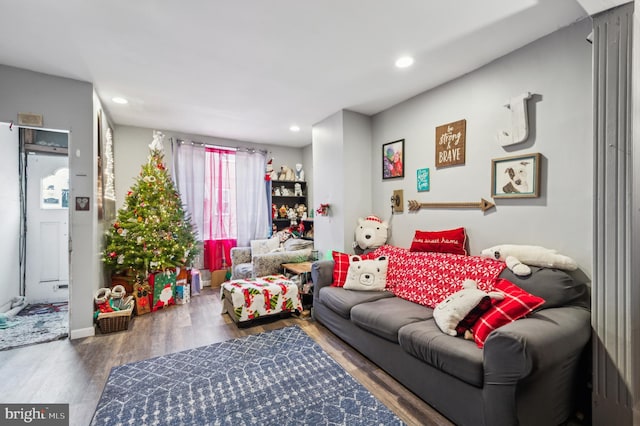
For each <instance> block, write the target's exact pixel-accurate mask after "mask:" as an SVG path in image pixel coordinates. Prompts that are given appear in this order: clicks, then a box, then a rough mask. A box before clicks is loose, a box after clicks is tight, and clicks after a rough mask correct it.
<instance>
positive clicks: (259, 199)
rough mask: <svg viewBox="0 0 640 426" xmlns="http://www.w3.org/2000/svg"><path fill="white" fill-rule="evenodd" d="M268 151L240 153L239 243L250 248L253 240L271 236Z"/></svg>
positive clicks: (238, 196)
mask: <svg viewBox="0 0 640 426" xmlns="http://www.w3.org/2000/svg"><path fill="white" fill-rule="evenodd" d="M266 157H267V156H266V154H265V153H263V152H259V151H238V152H236V187H237V188H238V190H237V195H236V197H237V198H236V206H237V210H236V212H237V223H238V237H237V238H238V246H240V247H246V246H248V245H249V244H250V242H251V240H254V239H262V238H267V237H268V235H269V214H270V212H271V208H269V206H268V205H267V191H266V182H265V180H264V174H265V168H266V162H267V160H266Z"/></svg>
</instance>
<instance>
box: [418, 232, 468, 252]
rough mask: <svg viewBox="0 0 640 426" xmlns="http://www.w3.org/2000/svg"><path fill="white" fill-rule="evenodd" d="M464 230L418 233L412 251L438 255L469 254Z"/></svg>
mask: <svg viewBox="0 0 640 426" xmlns="http://www.w3.org/2000/svg"><path fill="white" fill-rule="evenodd" d="M466 241H467V233H466V232H465V230H464V228H456V229H448V230H445V231H416V233H415V235H414V236H413V242H412V243H411V249H410V251H432V252H437V253H452V254H467V250H466V249H465V243H466Z"/></svg>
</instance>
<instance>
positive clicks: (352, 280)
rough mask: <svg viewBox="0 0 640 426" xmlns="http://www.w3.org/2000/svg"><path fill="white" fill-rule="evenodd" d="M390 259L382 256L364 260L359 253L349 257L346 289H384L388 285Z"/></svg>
mask: <svg viewBox="0 0 640 426" xmlns="http://www.w3.org/2000/svg"><path fill="white" fill-rule="evenodd" d="M388 266H389V259H387V257H386V256H380V257H378V258H377V259H368V260H362V258H361V257H360V256H358V255H353V256H351V257H350V259H349V270H348V271H347V280H346V281H345V283H344V288H345V290H369V291H376V290H377V291H382V290H384V288H385V287H386V285H387V268H388Z"/></svg>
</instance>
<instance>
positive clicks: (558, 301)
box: [500, 266, 591, 309]
mask: <svg viewBox="0 0 640 426" xmlns="http://www.w3.org/2000/svg"><path fill="white" fill-rule="evenodd" d="M530 268H531V275H529V276H526V277H519V276H517V275H516V274H514V273H513V272H511V271H510V270H509V269H505V270H504V271H502V273H501V274H500V278H504V279H506V280H509V281H511V282H512V283H514V284H515V285H517V286H518V287H520V288H521V289H523V290H525V291H527V292H529V293H531V294H533V295H536V296H538V297H542V298H543V299H544V300H545V303H544V305H542V308H545V309H546V308H557V307H560V306H579V307H581V308H585V309H590V308H591V295H590V294H589V287H588V286H587V284H586V283H584V282H580V281H578V280H577V279H574V278H573V277H572V276H571V275H569V274H568V273H567V272H565V271H561V270H559V269H551V268H540V267H537V266H530Z"/></svg>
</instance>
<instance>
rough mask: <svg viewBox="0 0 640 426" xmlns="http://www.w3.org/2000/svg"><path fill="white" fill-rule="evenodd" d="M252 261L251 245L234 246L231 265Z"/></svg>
mask: <svg viewBox="0 0 640 426" xmlns="http://www.w3.org/2000/svg"><path fill="white" fill-rule="evenodd" d="M249 262H251V247H233V248H232V249H231V265H233V266H236V265H239V264H241V263H249Z"/></svg>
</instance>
